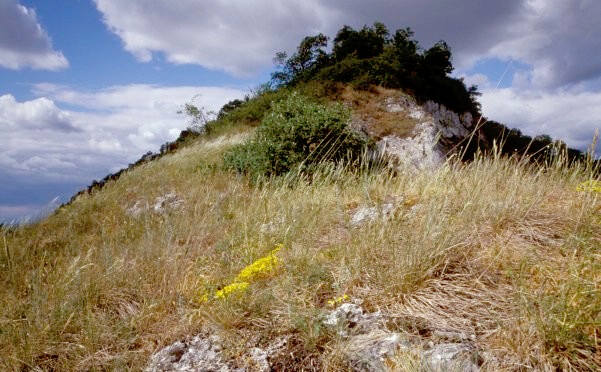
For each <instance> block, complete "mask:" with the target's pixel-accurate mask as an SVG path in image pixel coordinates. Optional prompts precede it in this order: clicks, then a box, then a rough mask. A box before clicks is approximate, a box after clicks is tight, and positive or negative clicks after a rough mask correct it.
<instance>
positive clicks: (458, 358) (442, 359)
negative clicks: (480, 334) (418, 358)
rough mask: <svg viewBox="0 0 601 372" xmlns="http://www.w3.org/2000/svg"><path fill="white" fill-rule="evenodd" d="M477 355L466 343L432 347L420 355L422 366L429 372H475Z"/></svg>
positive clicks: (478, 368) (478, 369)
mask: <svg viewBox="0 0 601 372" xmlns="http://www.w3.org/2000/svg"><path fill="white" fill-rule="evenodd" d="M478 359H479V356H478V353H477V351H476V348H475V347H474V346H473V345H471V344H468V343H453V344H449V343H445V344H437V345H433V346H432V348H431V349H429V350H426V351H424V352H423V353H422V365H423V366H424V367H425V368H426V369H427V370H429V371H436V372H437V371H440V372H442V371H457V372H477V371H480V367H478V364H477V363H478Z"/></svg>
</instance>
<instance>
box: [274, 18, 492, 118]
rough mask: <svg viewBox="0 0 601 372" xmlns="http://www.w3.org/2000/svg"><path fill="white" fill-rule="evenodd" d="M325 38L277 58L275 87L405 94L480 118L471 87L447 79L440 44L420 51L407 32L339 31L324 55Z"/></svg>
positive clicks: (446, 52)
mask: <svg viewBox="0 0 601 372" xmlns="http://www.w3.org/2000/svg"><path fill="white" fill-rule="evenodd" d="M326 46H327V38H326V37H324V36H323V35H321V34H319V35H317V36H312V37H306V38H305V39H304V40H303V41H302V42H301V44H300V45H299V47H298V51H297V53H295V54H294V55H293V56H292V57H290V58H288V59H287V55H286V53H284V52H281V53H278V54H277V55H276V58H275V61H276V64H277V66H278V67H279V69H278V71H276V72H275V73H274V74H273V75H272V81H273V82H274V83H275V84H276V85H277V86H297V85H299V83H305V82H308V81H312V80H318V81H328V80H329V81H334V82H343V83H350V84H352V85H354V86H356V87H358V88H361V89H365V88H368V87H369V86H371V85H380V86H383V87H386V88H393V89H399V88H400V89H404V90H406V91H408V92H410V93H412V94H413V95H414V96H415V97H416V98H417V99H418V100H419V101H428V100H433V101H436V102H438V103H441V104H443V105H445V106H446V107H447V108H449V109H451V110H453V111H456V112H461V113H462V112H466V111H469V112H471V113H472V114H474V115H477V114H479V108H480V107H479V105H478V103H477V102H476V99H475V98H476V96H477V95H478V92H477V89H476V87H473V86H472V87H470V88H469V89H468V88H467V87H466V86H465V84H464V83H463V81H462V80H461V79H455V78H452V77H450V76H448V74H449V73H451V72H452V71H453V65H452V63H451V59H452V54H451V50H450V48H449V46H448V45H447V44H446V43H445V42H444V41H439V42H438V43H436V44H434V46H432V47H431V48H430V49H427V50H422V49H421V48H420V46H419V44H418V42H417V41H415V40H413V31H411V29H409V28H407V29H400V30H397V31H396V32H395V33H394V35H392V36H391V34H390V32H389V31H388V29H387V28H386V26H385V25H384V24H382V23H378V22H376V23H375V24H374V25H373V27H367V26H365V27H363V28H362V29H360V30H355V29H353V28H351V27H349V26H344V27H343V28H342V29H340V31H338V33H337V35H336V37H335V38H334V41H333V48H332V52H331V53H329V54H328V53H326V52H324V48H325V47H326Z"/></svg>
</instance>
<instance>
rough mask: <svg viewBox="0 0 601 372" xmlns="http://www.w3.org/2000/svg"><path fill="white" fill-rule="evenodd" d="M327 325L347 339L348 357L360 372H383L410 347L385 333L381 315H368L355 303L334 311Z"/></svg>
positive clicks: (377, 312)
mask: <svg viewBox="0 0 601 372" xmlns="http://www.w3.org/2000/svg"><path fill="white" fill-rule="evenodd" d="M323 323H324V324H325V325H327V326H330V327H337V328H338V334H339V335H341V336H342V337H345V338H346V340H345V342H344V346H343V353H344V357H345V359H346V360H347V362H348V363H349V365H350V366H352V368H353V369H355V370H358V371H381V370H383V369H384V362H385V359H386V358H387V357H392V356H393V355H394V354H395V353H396V352H398V351H399V350H400V349H402V348H407V347H408V343H407V342H406V341H405V340H404V339H403V338H402V337H401V335H400V334H399V333H394V332H389V331H387V330H386V329H385V328H386V327H385V322H384V316H383V315H382V313H381V312H380V311H376V312H373V313H365V312H364V311H363V308H362V307H361V306H359V305H357V304H354V303H345V304H342V305H340V306H339V307H337V308H336V309H334V310H332V311H331V312H330V313H329V314H328V315H327V316H326V318H325V320H324V321H323Z"/></svg>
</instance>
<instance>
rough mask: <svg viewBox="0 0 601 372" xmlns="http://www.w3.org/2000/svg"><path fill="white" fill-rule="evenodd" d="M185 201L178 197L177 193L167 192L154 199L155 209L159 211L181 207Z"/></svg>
mask: <svg viewBox="0 0 601 372" xmlns="http://www.w3.org/2000/svg"><path fill="white" fill-rule="evenodd" d="M183 203H184V201H183V200H182V199H180V198H178V197H177V195H176V194H175V193H172V192H171V193H169V194H165V195H163V196H159V197H158V198H156V199H155V201H154V206H153V207H152V209H154V211H155V212H157V213H164V212H165V211H166V210H168V209H177V208H179V207H180V206H181V205H182V204H183Z"/></svg>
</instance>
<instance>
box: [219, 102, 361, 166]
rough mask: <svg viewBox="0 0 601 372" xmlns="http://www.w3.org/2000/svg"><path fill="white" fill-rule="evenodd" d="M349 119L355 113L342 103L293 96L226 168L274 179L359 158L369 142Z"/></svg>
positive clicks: (237, 150) (278, 104) (230, 154)
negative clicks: (288, 173) (290, 173)
mask: <svg viewBox="0 0 601 372" xmlns="http://www.w3.org/2000/svg"><path fill="white" fill-rule="evenodd" d="M349 119H350V111H349V109H348V108H347V107H345V106H344V105H342V104H340V103H336V104H332V105H327V106H326V105H322V104H319V103H316V102H314V101H311V100H310V99H309V98H308V97H306V96H303V95H301V94H299V93H296V92H294V93H291V94H290V95H289V96H288V97H287V98H285V99H283V100H282V101H279V102H276V103H274V104H273V107H272V109H271V110H270V111H269V112H268V113H267V114H266V115H265V117H264V118H263V120H262V122H261V125H260V126H259V127H258V128H257V131H256V133H255V136H254V137H253V138H252V139H250V140H248V141H247V142H246V143H244V144H241V145H238V146H236V147H234V148H233V149H232V150H230V151H229V152H227V153H226V154H225V156H224V164H225V166H226V167H227V168H229V169H234V170H237V171H239V172H241V173H246V174H250V175H251V176H259V175H267V176H270V175H280V174H283V173H286V172H288V171H289V170H291V169H292V168H294V167H297V166H300V167H301V169H302V170H304V171H308V170H310V169H311V168H312V167H314V166H315V165H316V164H318V163H321V162H325V161H337V160H342V159H345V158H357V157H358V155H359V154H360V153H361V151H362V150H363V148H364V146H365V145H366V144H367V140H366V139H365V138H364V137H363V136H361V134H360V133H358V132H356V131H354V130H353V129H351V128H350V127H349V126H348V124H347V123H348V121H349Z"/></svg>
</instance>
